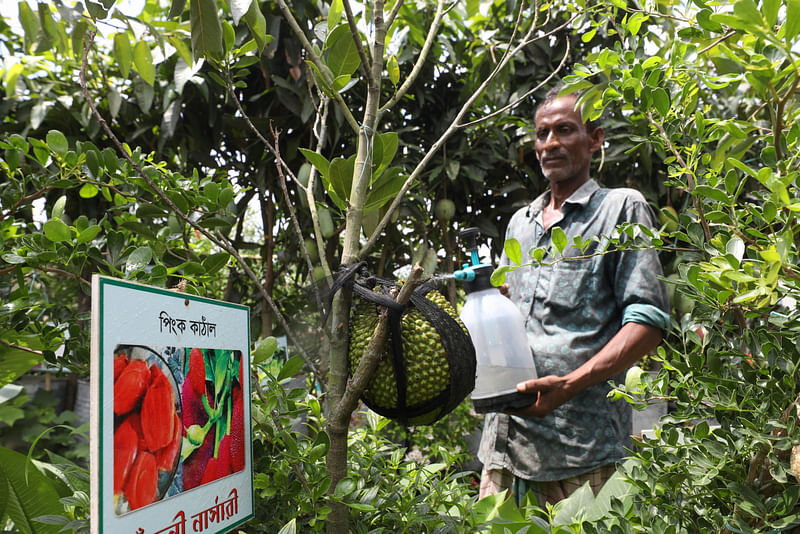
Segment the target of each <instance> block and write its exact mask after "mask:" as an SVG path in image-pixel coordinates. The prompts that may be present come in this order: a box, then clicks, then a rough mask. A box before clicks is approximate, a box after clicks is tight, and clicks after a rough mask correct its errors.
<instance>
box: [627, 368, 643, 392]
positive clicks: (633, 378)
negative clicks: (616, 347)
mask: <svg viewBox="0 0 800 534" xmlns="http://www.w3.org/2000/svg"><path fill="white" fill-rule="evenodd" d="M642 373H644V371H643V370H642V368H641V367H639V366H638V365H633V366H631V367H630V368H629V369H628V371H627V372H626V373H625V391H628V392H631V391H636V390H640V389H641V388H642Z"/></svg>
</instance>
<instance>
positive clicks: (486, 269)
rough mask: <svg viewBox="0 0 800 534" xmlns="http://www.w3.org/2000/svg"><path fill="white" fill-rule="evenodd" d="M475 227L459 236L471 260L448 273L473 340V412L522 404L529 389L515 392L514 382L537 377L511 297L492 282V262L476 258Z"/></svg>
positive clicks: (527, 400)
mask: <svg viewBox="0 0 800 534" xmlns="http://www.w3.org/2000/svg"><path fill="white" fill-rule="evenodd" d="M479 236H480V231H479V230H478V229H477V228H466V229H464V230H462V231H461V232H460V233H459V238H460V239H461V240H463V241H465V242H466V244H467V248H468V250H469V252H470V256H471V258H470V259H471V261H472V264H471V265H470V264H469V263H465V264H464V265H463V268H462V269H461V270H458V271H456V272H455V273H453V275H454V277H455V279H456V280H459V281H461V282H462V283H463V284H464V289H465V290H466V292H467V299H466V302H465V303H464V307H463V309H462V311H461V315H460V317H461V320H462V321H463V322H464V325H465V326H466V327H467V330H468V331H469V334H470V337H471V338H472V343H473V345H474V346H475V357H476V359H477V364H478V365H477V377H476V379H475V389H474V390H473V391H472V394H471V395H470V397H471V398H472V404H473V406H474V407H475V411H476V412H478V413H486V412H499V411H503V410H507V409H515V408H522V407H525V406H528V405H530V404H531V403H532V402H533V400H534V399H533V397H532V396H531V395H526V394H524V393H519V392H517V389H516V385H517V383H518V382H522V381H525V380H529V379H531V378H536V365H535V364H534V361H533V355H532V353H531V349H530V345H529V344H528V335H527V332H526V331H525V324H524V319H523V317H522V314H521V313H520V311H519V310H518V309H517V306H516V305H514V303H512V302H511V300H510V299H509V298H508V297H506V296H504V295H502V294H501V293H500V291H499V290H498V288H496V287H494V286H493V285H492V284H491V281H490V278H491V275H492V271H493V270H494V268H493V267H492V266H491V265H487V264H483V263H480V259H479V257H478V245H477V243H478V238H479Z"/></svg>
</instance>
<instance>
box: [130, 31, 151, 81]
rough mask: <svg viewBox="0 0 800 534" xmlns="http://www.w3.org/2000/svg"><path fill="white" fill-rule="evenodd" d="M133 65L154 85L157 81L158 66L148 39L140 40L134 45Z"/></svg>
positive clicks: (140, 74)
mask: <svg viewBox="0 0 800 534" xmlns="http://www.w3.org/2000/svg"><path fill="white" fill-rule="evenodd" d="M133 67H134V69H136V72H138V73H139V76H141V77H142V79H143V80H144V81H146V82H147V84H148V85H150V86H152V85H153V84H154V83H155V81H156V67H155V65H154V64H153V55H152V53H151V52H150V46H149V45H148V44H147V42H146V41H138V42H137V43H136V45H135V46H134V47H133Z"/></svg>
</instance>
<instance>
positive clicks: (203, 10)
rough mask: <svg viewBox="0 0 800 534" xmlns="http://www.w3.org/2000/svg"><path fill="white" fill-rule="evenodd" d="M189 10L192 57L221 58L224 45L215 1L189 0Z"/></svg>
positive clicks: (223, 52)
mask: <svg viewBox="0 0 800 534" xmlns="http://www.w3.org/2000/svg"><path fill="white" fill-rule="evenodd" d="M189 10H190V24H191V28H192V54H193V56H194V59H195V60H197V59H199V58H201V57H209V58H212V59H216V60H221V59H222V57H223V56H224V55H225V46H224V44H223V42H222V24H220V21H219V16H218V14H217V3H216V1H215V0H189Z"/></svg>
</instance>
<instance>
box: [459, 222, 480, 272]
mask: <svg viewBox="0 0 800 534" xmlns="http://www.w3.org/2000/svg"><path fill="white" fill-rule="evenodd" d="M480 236H481V231H480V230H479V229H477V228H475V227H471V228H464V229H463V230H461V231H460V232H459V233H458V238H459V239H460V240H461V241H463V242H465V244H466V245H467V250H468V251H469V252H470V259H471V260H472V265H473V266H475V265H480V263H481V259H480V258H479V257H478V238H479V237H480Z"/></svg>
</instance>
